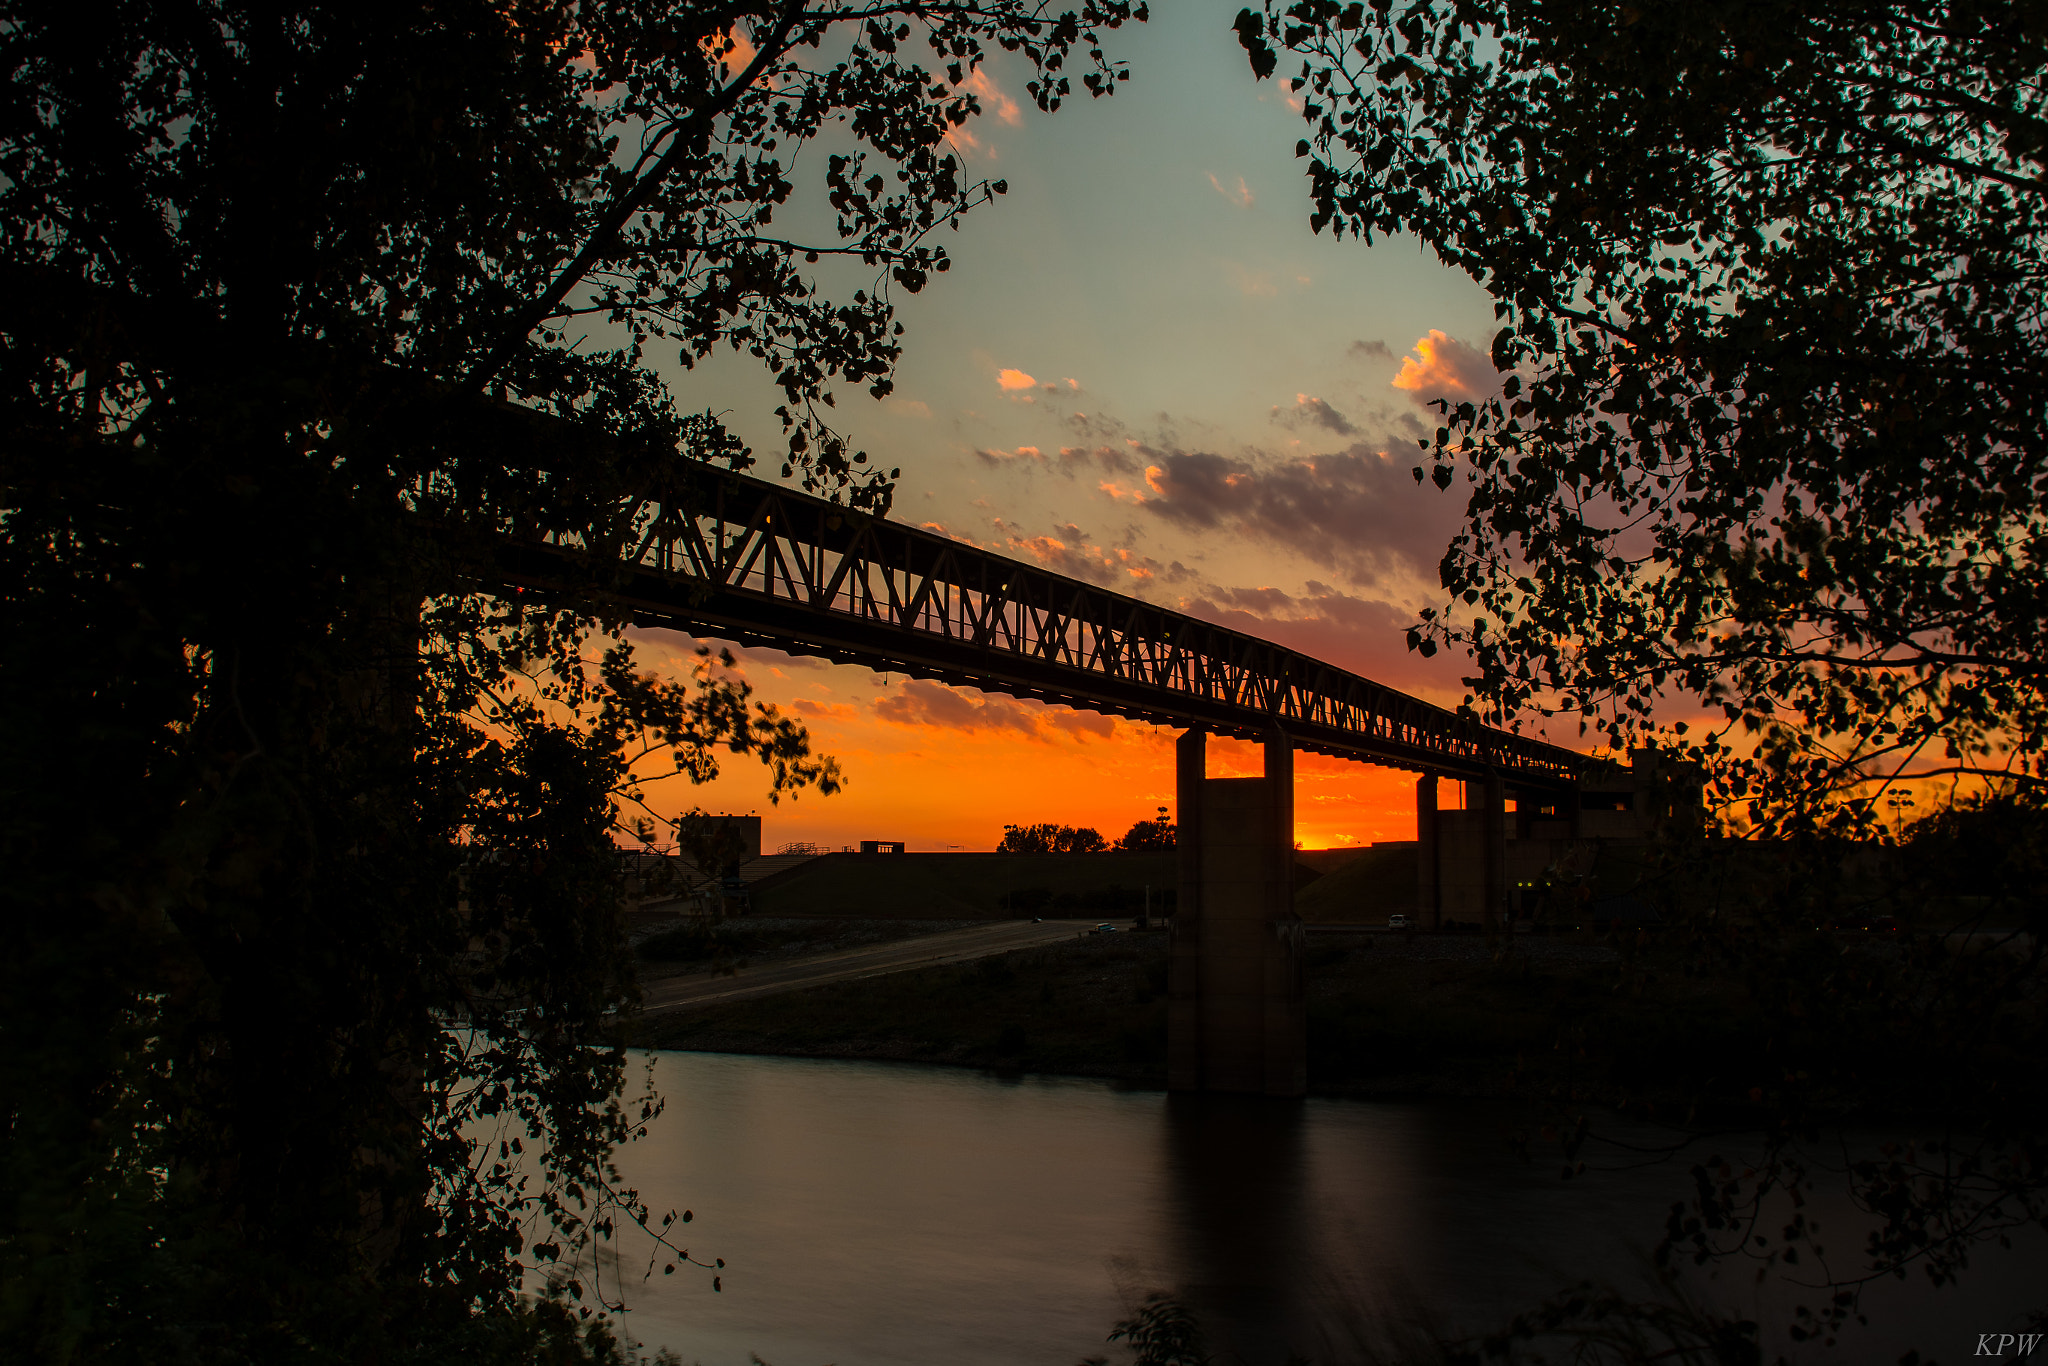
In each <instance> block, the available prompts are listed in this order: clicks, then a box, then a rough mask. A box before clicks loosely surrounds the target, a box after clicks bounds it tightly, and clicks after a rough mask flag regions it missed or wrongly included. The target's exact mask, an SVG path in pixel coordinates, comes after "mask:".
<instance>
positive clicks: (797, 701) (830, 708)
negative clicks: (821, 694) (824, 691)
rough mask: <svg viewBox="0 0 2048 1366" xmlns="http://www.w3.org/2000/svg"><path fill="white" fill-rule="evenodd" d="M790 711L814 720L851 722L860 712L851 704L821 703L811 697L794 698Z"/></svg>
mask: <svg viewBox="0 0 2048 1366" xmlns="http://www.w3.org/2000/svg"><path fill="white" fill-rule="evenodd" d="M789 709H790V710H791V711H793V712H795V713H796V714H797V715H798V716H808V717H810V718H812V719H813V720H820V721H823V720H831V721H851V720H853V719H854V718H855V717H857V716H859V715H860V711H859V709H858V708H856V707H855V706H854V705H853V704H852V703H851V702H819V701H816V700H814V699H812V698H809V697H798V698H793V699H791V701H790V704H789Z"/></svg>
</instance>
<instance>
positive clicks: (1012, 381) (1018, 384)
mask: <svg viewBox="0 0 2048 1366" xmlns="http://www.w3.org/2000/svg"><path fill="white" fill-rule="evenodd" d="M996 383H998V384H1000V385H1002V386H1003V388H1005V389H1032V388H1036V387H1037V385H1038V381H1037V380H1035V379H1033V378H1031V376H1029V375H1027V374H1025V373H1024V372H1023V371H1022V370H998V371H997V372H996Z"/></svg>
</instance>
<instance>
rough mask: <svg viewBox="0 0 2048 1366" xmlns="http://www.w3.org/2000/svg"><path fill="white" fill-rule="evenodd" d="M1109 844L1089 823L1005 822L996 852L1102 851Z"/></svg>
mask: <svg viewBox="0 0 2048 1366" xmlns="http://www.w3.org/2000/svg"><path fill="white" fill-rule="evenodd" d="M1108 849H1109V844H1108V842H1107V841H1106V840H1104V839H1103V838H1102V832H1101V831H1099V830H1094V829H1091V828H1090V827H1088V826H1085V825H1083V826H1072V825H1049V824H1048V825H1006V826H1004V827H1003V838H1002V840H1001V841H1000V842H998V843H997V845H996V852H997V853H998V854H1101V853H1106V852H1107V851H1108Z"/></svg>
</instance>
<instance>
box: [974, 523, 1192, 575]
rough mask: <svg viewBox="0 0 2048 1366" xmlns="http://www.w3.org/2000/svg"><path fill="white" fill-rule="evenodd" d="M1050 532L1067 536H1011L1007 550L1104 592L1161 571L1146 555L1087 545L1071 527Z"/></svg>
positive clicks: (1078, 529) (1159, 566)
mask: <svg viewBox="0 0 2048 1366" xmlns="http://www.w3.org/2000/svg"><path fill="white" fill-rule="evenodd" d="M1054 530H1056V531H1059V532H1062V533H1071V535H1068V536H1067V537H1066V539H1064V540H1063V539H1061V537H1059V536H1012V537H1010V549H1011V550H1012V551H1013V552H1014V553H1017V554H1020V555H1028V556H1030V557H1031V558H1032V559H1034V560H1036V561H1038V562H1039V563H1040V564H1042V565H1044V566H1045V567H1046V568H1047V569H1050V570H1052V571H1053V572H1054V573H1055V574H1064V575H1066V576H1067V577H1068V578H1070V579H1080V580H1082V581H1083V582H1085V583H1099V584H1101V585H1103V586H1104V587H1106V588H1112V587H1122V588H1128V587H1130V584H1129V582H1127V580H1136V581H1137V582H1139V583H1143V582H1145V581H1146V580H1148V579H1151V578H1153V577H1154V576H1156V575H1157V574H1159V572H1160V571H1161V570H1163V569H1164V568H1165V566H1164V565H1162V564H1160V563H1159V561H1157V560H1155V559H1153V558H1152V557H1151V556H1149V555H1140V554H1138V553H1136V552H1135V551H1132V550H1129V549H1125V548H1122V547H1105V546H1100V545H1089V544H1087V543H1086V542H1087V538H1086V536H1085V535H1084V534H1083V533H1082V531H1081V529H1080V528H1079V527H1077V526H1074V525H1072V524H1071V523H1069V524H1068V525H1066V526H1061V527H1055V528H1054Z"/></svg>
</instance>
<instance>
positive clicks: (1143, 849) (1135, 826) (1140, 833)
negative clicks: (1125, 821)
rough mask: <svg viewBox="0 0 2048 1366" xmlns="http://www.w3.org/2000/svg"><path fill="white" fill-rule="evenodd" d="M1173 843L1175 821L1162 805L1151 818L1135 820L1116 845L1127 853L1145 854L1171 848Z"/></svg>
mask: <svg viewBox="0 0 2048 1366" xmlns="http://www.w3.org/2000/svg"><path fill="white" fill-rule="evenodd" d="M1173 844H1174V827H1173V822H1172V821H1170V820H1168V819H1167V818H1166V808H1165V807H1163V806H1162V807H1160V808H1159V814H1158V815H1157V816H1154V817H1153V818H1152V819H1151V820H1149V821H1135V822H1133V823H1132V825H1131V828H1130V829H1129V830H1126V831H1125V832H1124V835H1123V838H1122V839H1120V840H1118V841H1117V842H1116V847H1117V848H1118V849H1119V850H1120V851H1122V852H1123V853H1126V854H1143V853H1154V852H1158V851H1161V850H1166V849H1171V848H1173Z"/></svg>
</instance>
